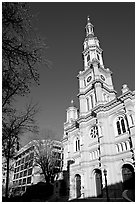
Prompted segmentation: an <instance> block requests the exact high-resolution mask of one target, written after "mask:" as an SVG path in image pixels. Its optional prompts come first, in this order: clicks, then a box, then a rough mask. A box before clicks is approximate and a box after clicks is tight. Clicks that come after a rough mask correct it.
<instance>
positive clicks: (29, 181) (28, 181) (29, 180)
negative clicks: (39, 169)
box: [27, 176, 31, 184]
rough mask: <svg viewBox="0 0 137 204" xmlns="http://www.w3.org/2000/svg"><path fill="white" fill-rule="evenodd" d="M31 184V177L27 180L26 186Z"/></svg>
mask: <svg viewBox="0 0 137 204" xmlns="http://www.w3.org/2000/svg"><path fill="white" fill-rule="evenodd" d="M29 183H31V176H30V177H28V178H27V184H29Z"/></svg>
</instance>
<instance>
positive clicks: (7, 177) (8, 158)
mask: <svg viewBox="0 0 137 204" xmlns="http://www.w3.org/2000/svg"><path fill="white" fill-rule="evenodd" d="M10 139H11V138H9V142H8V145H7V148H8V155H7V158H6V159H7V175H6V190H5V197H6V199H7V198H8V196H9V173H10V169H9V165H10V148H11V141H10Z"/></svg>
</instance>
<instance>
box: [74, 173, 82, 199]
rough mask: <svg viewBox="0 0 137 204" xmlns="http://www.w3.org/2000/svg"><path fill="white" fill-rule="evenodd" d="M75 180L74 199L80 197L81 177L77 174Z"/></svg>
mask: <svg viewBox="0 0 137 204" xmlns="http://www.w3.org/2000/svg"><path fill="white" fill-rule="evenodd" d="M75 180H76V197H77V198H79V197H80V196H81V176H80V175H79V174H76V176H75Z"/></svg>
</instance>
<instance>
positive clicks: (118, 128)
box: [117, 121, 121, 135]
mask: <svg viewBox="0 0 137 204" xmlns="http://www.w3.org/2000/svg"><path fill="white" fill-rule="evenodd" d="M117 131H118V134H119V135H120V134H121V129H120V122H119V121H117Z"/></svg>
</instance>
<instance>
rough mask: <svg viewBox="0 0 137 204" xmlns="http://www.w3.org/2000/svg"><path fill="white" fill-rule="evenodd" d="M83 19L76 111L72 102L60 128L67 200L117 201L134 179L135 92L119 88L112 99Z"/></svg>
mask: <svg viewBox="0 0 137 204" xmlns="http://www.w3.org/2000/svg"><path fill="white" fill-rule="evenodd" d="M102 51H103V50H102V49H101V48H100V45H99V40H98V39H97V37H95V35H94V31H93V25H92V24H91V22H90V18H89V17H88V19H87V25H86V38H85V40H84V50H83V59H84V70H83V71H80V72H79V74H78V80H79V93H78V98H79V104H80V108H79V110H78V109H77V108H76V107H75V105H74V103H73V101H72V102H71V106H70V107H69V108H68V109H67V119H66V122H65V123H64V135H63V140H62V142H63V148H64V164H63V170H64V171H66V170H67V169H68V168H69V199H74V198H78V197H103V196H104V197H105V196H106V194H107V191H106V188H107V189H108V192H109V196H110V197H114V198H117V197H121V195H122V191H123V184H124V182H125V180H127V179H129V178H130V177H132V176H133V174H134V163H135V161H134V160H135V158H134V150H135V141H134V140H135V112H134V105H135V101H134V100H135V93H134V92H133V91H131V90H129V88H128V87H127V85H126V84H124V85H123V87H122V94H121V95H120V96H119V97H117V95H116V91H115V90H114V86H113V82H112V72H111V71H110V69H109V68H106V67H105V66H104V63H103V57H102Z"/></svg>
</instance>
